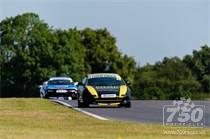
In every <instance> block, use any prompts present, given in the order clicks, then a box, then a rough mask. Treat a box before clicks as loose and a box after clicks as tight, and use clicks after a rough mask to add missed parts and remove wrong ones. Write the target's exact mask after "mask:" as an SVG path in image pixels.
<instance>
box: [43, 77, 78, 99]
mask: <svg viewBox="0 0 210 139" xmlns="http://www.w3.org/2000/svg"><path fill="white" fill-rule="evenodd" d="M40 97H41V98H50V97H53V98H62V99H67V100H68V99H76V98H77V85H76V83H74V82H73V80H72V79H71V78H70V77H52V78H50V79H49V80H48V81H45V82H44V83H43V85H41V86H40Z"/></svg>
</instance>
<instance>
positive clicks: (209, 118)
mask: <svg viewBox="0 0 210 139" xmlns="http://www.w3.org/2000/svg"><path fill="white" fill-rule="evenodd" d="M59 101H61V102H64V103H67V104H69V106H71V107H73V108H76V109H78V108H77V101H76V100H59ZM193 102H194V104H195V105H204V106H205V113H204V114H205V115H204V116H205V126H206V127H210V101H193ZM164 105H172V101H152V100H151V101H150V100H146V101H145V100H135V101H132V107H131V108H124V107H122V108H118V107H99V106H95V105H92V106H90V108H79V109H81V110H82V111H85V112H88V113H92V114H95V115H98V116H101V117H104V118H107V119H111V120H124V121H134V122H144V123H162V122H163V106H164Z"/></svg>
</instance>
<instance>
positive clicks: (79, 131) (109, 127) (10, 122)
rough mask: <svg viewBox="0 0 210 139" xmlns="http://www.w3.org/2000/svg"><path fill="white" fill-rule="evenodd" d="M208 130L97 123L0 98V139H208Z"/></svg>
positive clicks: (34, 102)
mask: <svg viewBox="0 0 210 139" xmlns="http://www.w3.org/2000/svg"><path fill="white" fill-rule="evenodd" d="M209 137H210V129H187V128H183V129H174V128H165V127H163V126H162V125H154V124H142V123H133V122H120V121H101V120H97V119H94V118H92V117H89V116H86V115H83V114H81V113H79V112H76V111H74V110H71V109H69V108H66V107H63V106H61V105H58V104H54V103H51V102H49V101H48V100H42V99H20V98H18V99H16V98H12V99H0V138H1V139H46V138H48V139H70V138H71V139H180V138H182V139H209Z"/></svg>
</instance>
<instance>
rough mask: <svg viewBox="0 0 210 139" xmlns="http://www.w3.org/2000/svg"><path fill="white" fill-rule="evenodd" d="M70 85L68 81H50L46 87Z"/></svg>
mask: <svg viewBox="0 0 210 139" xmlns="http://www.w3.org/2000/svg"><path fill="white" fill-rule="evenodd" d="M68 84H71V81H70V80H50V81H48V85H68Z"/></svg>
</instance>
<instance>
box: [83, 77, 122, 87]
mask: <svg viewBox="0 0 210 139" xmlns="http://www.w3.org/2000/svg"><path fill="white" fill-rule="evenodd" d="M87 84H88V85H91V86H120V85H125V82H124V81H123V80H118V79H116V78H113V77H101V78H89V79H88V83H87Z"/></svg>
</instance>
